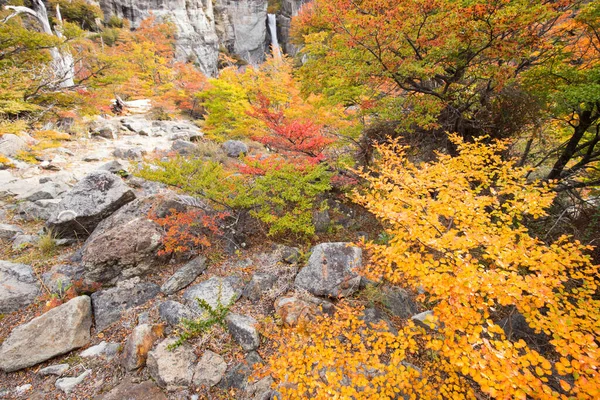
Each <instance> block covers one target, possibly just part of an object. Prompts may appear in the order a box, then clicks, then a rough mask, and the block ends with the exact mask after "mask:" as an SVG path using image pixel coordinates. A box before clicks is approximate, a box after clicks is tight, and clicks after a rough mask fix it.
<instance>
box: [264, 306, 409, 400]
mask: <svg viewBox="0 0 600 400" xmlns="http://www.w3.org/2000/svg"><path fill="white" fill-rule="evenodd" d="M360 313H361V310H360V309H353V308H351V307H350V306H349V305H347V304H344V303H342V304H340V306H339V308H338V310H337V313H336V315H335V316H333V317H330V316H325V317H319V318H318V319H317V320H316V322H315V323H314V324H312V325H305V326H298V327H296V328H294V329H283V330H281V332H280V333H279V335H274V337H275V338H276V340H277V343H278V351H277V352H276V353H275V354H273V355H272V357H271V358H270V359H269V362H268V364H269V372H270V373H271V375H272V376H273V377H274V378H275V380H276V381H278V382H282V383H283V385H282V386H281V393H282V395H283V398H286V399H297V398H314V399H331V398H338V399H351V398H378V399H379V398H382V399H384V398H396V395H397V394H398V393H406V394H409V395H410V394H411V393H412V388H413V385H418V376H419V372H418V370H417V369H416V368H415V367H414V366H410V364H405V363H404V360H405V359H406V352H407V351H410V350H411V349H414V348H415V346H416V343H415V341H414V340H413V339H412V337H413V335H414V333H413V332H412V331H411V329H409V328H407V329H406V330H403V331H402V332H400V334H399V335H398V336H396V335H394V334H392V333H391V332H389V331H387V330H386V329H381V328H382V327H383V325H381V326H375V325H373V326H368V324H367V323H365V322H364V321H362V320H361V319H360V318H359V316H360ZM391 360H393V361H391Z"/></svg>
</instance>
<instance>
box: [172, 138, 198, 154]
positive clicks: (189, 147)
mask: <svg viewBox="0 0 600 400" xmlns="http://www.w3.org/2000/svg"><path fill="white" fill-rule="evenodd" d="M197 148H198V146H197V145H195V144H194V143H192V142H187V141H185V140H181V139H177V140H175V141H174V142H173V144H172V145H171V150H173V151H175V152H177V153H179V154H184V155H185V154H192V153H194V151H196V149H197Z"/></svg>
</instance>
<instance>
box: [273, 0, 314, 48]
mask: <svg viewBox="0 0 600 400" xmlns="http://www.w3.org/2000/svg"><path fill="white" fill-rule="evenodd" d="M310 1H311V0H281V8H280V10H279V12H278V13H277V36H278V38H279V43H280V45H281V49H282V50H283V52H284V53H286V54H289V55H291V56H294V55H296V53H297V51H298V49H297V48H296V46H294V45H293V44H291V43H290V28H291V22H292V17H295V16H296V15H298V11H300V7H302V5H304V4H306V3H308V2H310Z"/></svg>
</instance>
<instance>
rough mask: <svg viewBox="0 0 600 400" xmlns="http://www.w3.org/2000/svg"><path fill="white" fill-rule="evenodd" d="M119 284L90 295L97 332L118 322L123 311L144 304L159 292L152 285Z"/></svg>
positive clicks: (143, 283)
mask: <svg viewBox="0 0 600 400" xmlns="http://www.w3.org/2000/svg"><path fill="white" fill-rule="evenodd" d="M119 284H120V286H117V287H114V288H110V289H106V290H102V291H100V292H96V293H93V294H92V306H93V308H94V317H95V319H96V331H97V332H101V331H103V330H104V329H106V328H107V327H108V326H109V325H111V324H112V323H113V322H115V321H118V320H119V319H120V318H121V315H122V313H123V312H124V311H125V310H128V309H130V308H133V307H137V306H140V305H142V304H144V303H146V302H147V301H148V300H150V299H153V298H154V297H156V296H157V295H158V293H159V292H160V288H159V286H158V285H156V284H154V283H148V282H142V283H136V282H135V280H129V281H124V282H120V283H119Z"/></svg>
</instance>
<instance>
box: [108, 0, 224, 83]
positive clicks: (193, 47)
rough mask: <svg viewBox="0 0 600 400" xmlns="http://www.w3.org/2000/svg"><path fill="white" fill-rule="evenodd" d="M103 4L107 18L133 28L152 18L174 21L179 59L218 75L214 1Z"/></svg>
mask: <svg viewBox="0 0 600 400" xmlns="http://www.w3.org/2000/svg"><path fill="white" fill-rule="evenodd" d="M99 3H100V6H101V8H102V11H104V15H105V17H106V18H110V16H111V15H116V16H118V17H120V18H125V19H127V20H129V21H130V22H131V26H132V27H133V28H137V27H139V25H140V23H141V22H142V21H143V20H144V19H146V18H148V17H149V16H150V15H151V14H152V15H154V16H155V17H156V18H158V19H159V20H161V19H169V20H171V21H172V22H174V23H175V25H176V27H177V36H176V43H177V46H176V52H177V57H178V59H180V60H182V61H186V60H192V61H194V62H197V63H198V64H199V66H200V68H201V70H202V71H203V72H204V73H205V74H207V75H211V76H212V75H215V74H216V72H217V60H218V56H219V39H218V37H217V32H216V29H215V22H214V21H215V16H214V12H213V2H212V0H172V1H160V2H156V1H151V0H137V1H131V0H100V1H99Z"/></svg>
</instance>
